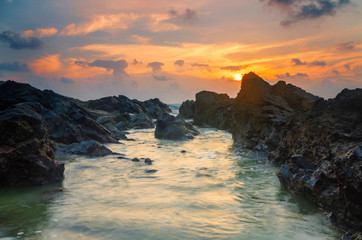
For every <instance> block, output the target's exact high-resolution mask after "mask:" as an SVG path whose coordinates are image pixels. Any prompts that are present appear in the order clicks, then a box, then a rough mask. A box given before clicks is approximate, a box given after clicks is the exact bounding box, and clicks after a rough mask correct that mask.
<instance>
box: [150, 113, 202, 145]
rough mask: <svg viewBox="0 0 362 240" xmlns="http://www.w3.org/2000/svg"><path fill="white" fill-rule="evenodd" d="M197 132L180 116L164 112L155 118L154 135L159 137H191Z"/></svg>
mask: <svg viewBox="0 0 362 240" xmlns="http://www.w3.org/2000/svg"><path fill="white" fill-rule="evenodd" d="M197 134H199V132H198V131H197V130H196V129H195V128H194V127H193V126H192V125H191V124H190V123H187V122H185V121H184V120H183V119H182V118H179V117H174V116H172V115H169V114H167V113H164V114H163V115H162V116H161V117H160V118H158V119H157V125H156V131H155V137H156V138H159V139H170V140H187V139H193V138H194V136H196V135H197Z"/></svg>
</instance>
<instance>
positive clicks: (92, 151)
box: [57, 140, 118, 157]
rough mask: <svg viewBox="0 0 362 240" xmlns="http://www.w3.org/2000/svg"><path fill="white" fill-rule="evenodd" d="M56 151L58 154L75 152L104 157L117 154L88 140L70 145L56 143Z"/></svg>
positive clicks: (76, 153)
mask: <svg viewBox="0 0 362 240" xmlns="http://www.w3.org/2000/svg"><path fill="white" fill-rule="evenodd" d="M57 153H59V154H75V155H83V156H89V157H104V156H107V155H112V154H118V153H114V152H112V151H111V150H109V149H108V148H107V147H105V146H104V145H103V144H101V143H99V142H97V141H95V140H89V141H86V142H81V143H74V144H70V145H65V144H58V146H57Z"/></svg>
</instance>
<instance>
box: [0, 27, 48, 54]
mask: <svg viewBox="0 0 362 240" xmlns="http://www.w3.org/2000/svg"><path fill="white" fill-rule="evenodd" d="M0 41H2V42H4V43H8V44H9V47H10V48H12V49H17V50H19V49H26V48H27V49H39V48H41V47H42V45H43V43H42V41H41V40H40V39H38V38H36V37H27V36H22V35H20V34H19V33H16V32H13V31H3V32H2V33H0Z"/></svg>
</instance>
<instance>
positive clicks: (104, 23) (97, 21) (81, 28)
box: [60, 13, 140, 36]
mask: <svg viewBox="0 0 362 240" xmlns="http://www.w3.org/2000/svg"><path fill="white" fill-rule="evenodd" d="M139 17H140V16H139V15H137V14H134V13H129V14H127V13H119V14H108V15H96V16H94V17H93V19H92V20H91V21H90V22H85V23H80V24H75V23H72V24H70V25H68V26H67V27H66V28H65V29H63V31H62V32H61V33H60V35H63V36H73V35H84V34H88V33H91V32H94V31H98V30H101V29H122V30H125V29H128V28H129V27H130V26H131V25H132V24H133V23H134V22H135V21H136V20H137V19H138V18H139Z"/></svg>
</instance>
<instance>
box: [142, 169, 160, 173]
mask: <svg viewBox="0 0 362 240" xmlns="http://www.w3.org/2000/svg"><path fill="white" fill-rule="evenodd" d="M157 171H158V170H156V169H146V170H145V173H155V172H157Z"/></svg>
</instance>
